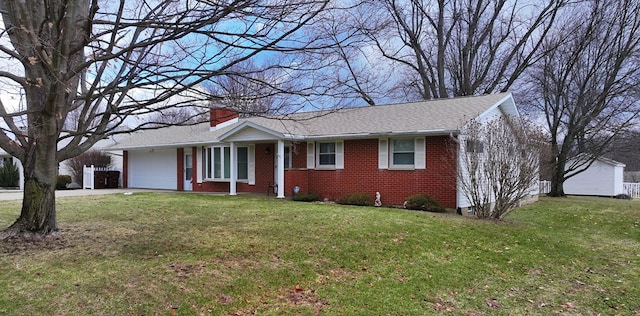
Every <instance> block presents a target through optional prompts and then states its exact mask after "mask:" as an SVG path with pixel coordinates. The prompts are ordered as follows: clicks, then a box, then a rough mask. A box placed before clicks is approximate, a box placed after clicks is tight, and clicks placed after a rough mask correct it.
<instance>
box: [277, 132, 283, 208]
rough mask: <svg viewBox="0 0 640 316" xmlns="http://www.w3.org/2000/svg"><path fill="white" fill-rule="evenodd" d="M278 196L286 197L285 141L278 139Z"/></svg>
mask: <svg viewBox="0 0 640 316" xmlns="http://www.w3.org/2000/svg"><path fill="white" fill-rule="evenodd" d="M278 198H279V199H284V141H283V140H281V139H279V140H278Z"/></svg>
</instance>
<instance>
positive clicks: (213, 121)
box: [209, 108, 238, 127]
mask: <svg viewBox="0 0 640 316" xmlns="http://www.w3.org/2000/svg"><path fill="white" fill-rule="evenodd" d="M236 117H238V113H237V112H236V111H234V110H231V109H227V108H211V110H209V126H211V127H214V126H216V125H218V124H220V123H224V122H226V121H229V120H233V119H234V118H236Z"/></svg>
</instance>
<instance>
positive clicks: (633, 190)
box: [623, 182, 640, 199]
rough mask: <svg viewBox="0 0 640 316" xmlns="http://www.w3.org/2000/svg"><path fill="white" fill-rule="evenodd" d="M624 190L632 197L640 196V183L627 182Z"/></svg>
mask: <svg viewBox="0 0 640 316" xmlns="http://www.w3.org/2000/svg"><path fill="white" fill-rule="evenodd" d="M623 186H624V192H625V193H626V194H627V195H628V196H630V197H632V198H634V199H635V198H640V183H631V182H625V183H624V184H623Z"/></svg>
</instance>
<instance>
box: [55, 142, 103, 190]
mask: <svg viewBox="0 0 640 316" xmlns="http://www.w3.org/2000/svg"><path fill="white" fill-rule="evenodd" d="M65 163H66V164H67V167H69V170H71V177H72V178H73V180H74V181H75V182H76V183H79V184H82V183H83V182H82V178H83V176H84V166H94V167H98V168H109V167H111V156H110V155H109V154H106V153H104V152H102V151H99V150H95V149H90V150H87V151H85V152H83V153H82V154H80V155H78V156H75V157H72V158H69V159H67V160H65Z"/></svg>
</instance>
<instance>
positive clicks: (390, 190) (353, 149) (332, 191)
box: [305, 136, 456, 207]
mask: <svg viewBox="0 0 640 316" xmlns="http://www.w3.org/2000/svg"><path fill="white" fill-rule="evenodd" d="M448 144H449V141H448V137H447V136H442V137H428V138H427V141H426V155H427V157H426V163H427V168H426V169H422V170H388V169H382V170H381V169H378V140H377V139H367V140H346V141H345V142H344V162H345V165H344V169H340V170H317V169H316V170H309V171H308V186H309V187H308V191H310V192H315V193H318V194H320V195H321V197H322V198H328V199H330V200H338V199H340V197H342V196H343V195H345V194H347V193H360V192H361V193H368V194H369V195H370V196H371V197H372V198H374V197H375V192H380V194H381V196H382V198H381V200H382V203H383V204H393V205H400V204H402V203H403V202H404V201H405V200H406V198H407V197H409V196H410V195H413V194H418V193H425V194H428V195H430V196H432V197H433V198H434V199H436V200H437V201H438V202H439V203H441V204H442V205H443V206H445V207H455V206H456V188H455V183H456V182H455V164H452V163H449V162H448V161H450V160H451V158H450V157H452V156H453V154H452V153H451V152H450V150H449V149H448ZM305 159H306V158H305Z"/></svg>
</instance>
